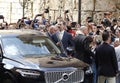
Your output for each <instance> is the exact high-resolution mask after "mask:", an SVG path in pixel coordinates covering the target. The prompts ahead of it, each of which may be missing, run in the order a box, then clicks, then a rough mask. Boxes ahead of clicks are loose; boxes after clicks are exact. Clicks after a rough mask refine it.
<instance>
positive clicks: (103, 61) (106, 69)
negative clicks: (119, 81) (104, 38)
mask: <svg viewBox="0 0 120 83" xmlns="http://www.w3.org/2000/svg"><path fill="white" fill-rule="evenodd" d="M95 58H96V59H95V60H96V67H97V72H98V75H103V76H108V77H113V76H116V74H117V71H118V64H117V59H116V54H115V49H114V47H112V46H110V45H109V44H108V43H105V42H104V43H103V44H102V45H100V46H98V47H97V48H96V54H95Z"/></svg>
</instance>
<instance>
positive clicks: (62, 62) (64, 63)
mask: <svg viewBox="0 0 120 83" xmlns="http://www.w3.org/2000/svg"><path fill="white" fill-rule="evenodd" d="M3 63H4V64H5V65H4V67H5V68H7V69H12V68H14V67H17V68H25V69H38V70H39V69H42V68H65V67H75V68H78V67H79V68H84V67H87V66H88V64H87V63H84V62H83V61H81V60H78V59H76V58H70V57H56V56H47V57H45V56H44V57H24V58H17V59H10V58H5V59H3Z"/></svg>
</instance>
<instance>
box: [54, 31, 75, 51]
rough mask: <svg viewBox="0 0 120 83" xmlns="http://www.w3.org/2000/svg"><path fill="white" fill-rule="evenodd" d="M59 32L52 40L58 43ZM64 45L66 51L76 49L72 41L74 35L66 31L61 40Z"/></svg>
mask: <svg viewBox="0 0 120 83" xmlns="http://www.w3.org/2000/svg"><path fill="white" fill-rule="evenodd" d="M58 34H59V33H58V32H56V33H55V34H54V35H52V40H53V41H54V42H55V43H57V42H59V41H60V40H59V38H58ZM61 42H62V44H63V48H64V50H65V51H66V48H67V47H74V42H73V39H72V35H71V34H70V33H68V32H66V31H64V34H63V37H62V40H61Z"/></svg>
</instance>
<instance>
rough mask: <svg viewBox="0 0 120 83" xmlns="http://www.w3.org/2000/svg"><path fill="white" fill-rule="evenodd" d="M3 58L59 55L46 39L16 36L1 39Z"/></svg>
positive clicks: (56, 49)
mask: <svg viewBox="0 0 120 83" xmlns="http://www.w3.org/2000/svg"><path fill="white" fill-rule="evenodd" d="M2 42H3V47H4V51H5V56H18V55H22V56H24V57H27V56H44V55H50V54H55V53H60V50H59V49H58V48H57V47H56V46H55V45H54V43H53V42H52V41H51V40H50V39H49V38H47V37H41V36H25V35H24V36H18V37H11V38H8V37H5V38H3V39H2Z"/></svg>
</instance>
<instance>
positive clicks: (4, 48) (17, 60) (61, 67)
mask: <svg viewBox="0 0 120 83" xmlns="http://www.w3.org/2000/svg"><path fill="white" fill-rule="evenodd" d="M87 66H88V65H87V64H86V63H84V62H82V61H80V60H78V59H76V58H69V57H61V51H60V50H59V49H58V48H57V47H56V45H55V44H54V43H53V42H52V41H51V40H50V39H49V38H48V37H47V36H45V35H44V34H43V33H41V32H39V31H34V30H25V29H23V30H1V31H0V83H1V82H2V83H80V82H83V80H84V70H83V69H84V68H85V67H87Z"/></svg>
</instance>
